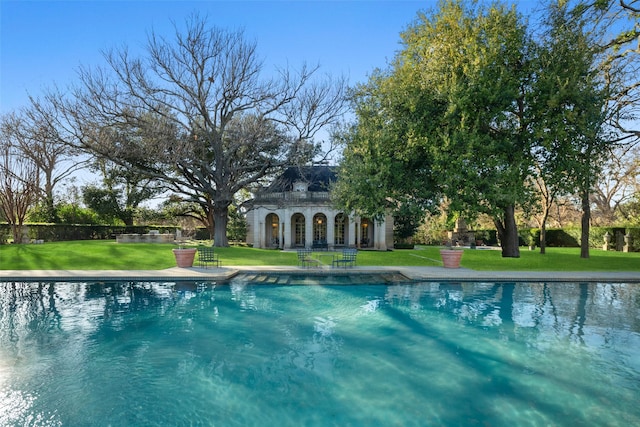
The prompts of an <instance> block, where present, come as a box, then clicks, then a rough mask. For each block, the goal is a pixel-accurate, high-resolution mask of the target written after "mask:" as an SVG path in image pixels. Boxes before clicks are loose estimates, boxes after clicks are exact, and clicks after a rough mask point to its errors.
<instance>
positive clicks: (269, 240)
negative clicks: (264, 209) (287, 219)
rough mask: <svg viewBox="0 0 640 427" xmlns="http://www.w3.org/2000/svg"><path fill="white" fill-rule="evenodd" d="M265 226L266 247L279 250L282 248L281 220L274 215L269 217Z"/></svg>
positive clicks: (271, 214)
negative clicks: (278, 248)
mask: <svg viewBox="0 0 640 427" xmlns="http://www.w3.org/2000/svg"><path fill="white" fill-rule="evenodd" d="M264 224H265V233H266V239H265V247H267V248H277V247H279V246H280V218H279V217H278V215H276V214H274V213H270V214H269V215H267V218H266V219H265V221H264Z"/></svg>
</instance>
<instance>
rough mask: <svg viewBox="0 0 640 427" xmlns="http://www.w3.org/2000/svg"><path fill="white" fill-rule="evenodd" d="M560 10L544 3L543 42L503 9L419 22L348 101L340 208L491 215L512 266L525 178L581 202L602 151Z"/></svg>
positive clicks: (597, 86)
mask: <svg viewBox="0 0 640 427" xmlns="http://www.w3.org/2000/svg"><path fill="white" fill-rule="evenodd" d="M568 10H569V9H568V7H567V6H566V5H564V6H563V5H561V4H557V5H554V4H551V3H550V4H549V5H548V8H546V9H545V14H546V16H547V21H546V22H545V27H544V28H545V32H544V34H543V35H542V36H541V37H539V38H535V37H534V36H533V34H532V31H531V29H530V27H529V26H528V23H527V22H526V20H525V19H524V17H523V16H522V15H520V14H519V13H518V12H517V10H516V9H515V7H508V6H506V5H504V4H500V3H492V4H483V3H479V2H464V1H461V0H445V1H442V2H440V3H439V6H438V8H437V9H435V10H432V11H430V12H421V13H419V14H418V18H417V19H416V21H415V22H414V23H413V24H412V25H410V26H409V27H408V28H407V30H406V31H404V32H403V33H402V34H401V38H402V42H403V49H402V50H401V51H400V52H399V53H398V54H397V56H396V58H395V60H394V61H393V63H392V64H391V66H390V67H389V69H388V70H384V71H380V70H378V71H376V72H375V73H374V74H373V75H372V77H371V78H370V79H369V82H368V83H366V84H363V85H361V86H359V87H358V88H357V90H356V91H355V92H354V96H353V97H352V100H353V103H354V105H355V111H356V121H355V123H354V124H353V126H351V127H350V128H349V129H347V131H346V132H344V133H343V134H341V135H340V137H341V138H342V141H343V142H344V143H345V152H344V163H343V165H342V168H341V172H340V175H339V178H340V179H339V182H338V184H337V186H336V188H337V190H338V191H337V202H338V204H340V205H341V206H345V207H347V208H351V209H360V210H362V211H363V212H364V213H366V214H375V215H380V213H381V210H382V209H385V208H389V207H392V208H394V209H398V208H399V206H403V205H405V204H414V205H422V207H423V208H430V209H433V208H435V207H436V206H438V205H439V204H440V202H441V201H443V200H446V201H447V203H448V208H449V209H450V211H451V213H454V214H459V215H463V216H465V217H467V218H469V219H473V218H474V217H476V216H477V215H478V214H486V215H488V216H489V217H491V218H492V220H493V223H494V224H495V226H496V228H497V231H498V237H499V239H500V243H501V246H502V254H503V256H506V257H518V256H519V249H518V246H519V237H518V232H517V224H516V217H515V213H516V211H517V210H523V211H525V212H528V211H530V210H531V208H532V207H533V205H534V203H535V200H536V198H537V197H538V196H537V195H536V194H535V186H534V185H533V181H532V178H534V177H536V176H540V177H542V176H544V178H545V179H546V183H547V185H550V186H551V185H552V186H555V188H557V190H558V191H563V192H571V191H580V194H584V191H587V195H588V191H589V190H590V189H591V186H592V185H593V182H594V177H595V176H596V174H595V172H596V171H597V168H598V167H600V166H601V161H600V159H601V157H600V154H601V153H602V152H603V151H605V150H604V149H605V147H606V146H607V144H608V143H610V140H609V139H607V138H606V137H604V135H603V132H602V130H603V126H604V122H605V120H604V119H605V117H606V99H607V93H608V92H607V88H606V85H605V83H604V82H603V80H602V78H601V74H600V75H599V74H598V73H599V70H598V67H597V65H598V64H597V61H596V58H597V49H596V46H595V43H594V41H593V39H590V38H589V35H588V34H587V32H586V31H585V30H584V22H583V21H580V20H572V19H570V18H572V17H574V16H575V15H571V16H570V15H569V12H568ZM370 195H372V196H373V202H372V201H367V200H364V199H365V198H367V197H369V196H370ZM385 197H386V198H385ZM587 199H588V198H587ZM587 217H588V215H587ZM587 233H588V226H587ZM587 241H588V239H587Z"/></svg>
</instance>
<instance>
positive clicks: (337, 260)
mask: <svg viewBox="0 0 640 427" xmlns="http://www.w3.org/2000/svg"><path fill="white" fill-rule="evenodd" d="M357 255H358V250H357V249H353V248H349V249H343V250H342V256H340V255H337V256H336V255H334V257H333V262H332V263H331V265H332V266H333V267H340V266H342V267H344V268H347V267H353V266H355V265H356V256H357Z"/></svg>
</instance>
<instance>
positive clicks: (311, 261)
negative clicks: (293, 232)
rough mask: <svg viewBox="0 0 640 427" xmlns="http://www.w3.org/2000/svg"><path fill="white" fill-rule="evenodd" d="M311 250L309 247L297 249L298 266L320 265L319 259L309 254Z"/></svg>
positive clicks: (311, 252)
mask: <svg viewBox="0 0 640 427" xmlns="http://www.w3.org/2000/svg"><path fill="white" fill-rule="evenodd" d="M311 254H313V251H312V250H311V249H306V248H305V249H298V266H299V267H311V266H316V267H319V266H320V261H319V260H317V259H315V258H313V257H312V256H311Z"/></svg>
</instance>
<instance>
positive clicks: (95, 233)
mask: <svg viewBox="0 0 640 427" xmlns="http://www.w3.org/2000/svg"><path fill="white" fill-rule="evenodd" d="M25 227H27V228H28V235H29V238H30V239H35V240H44V241H45V242H59V241H67V240H106V239H115V236H116V235H117V234H147V233H149V230H159V231H160V233H162V234H165V233H175V231H176V228H177V227H167V226H155V225H140V226H130V227H127V226H118V225H85V224H25ZM10 236H11V227H10V226H9V224H6V223H0V243H6V241H7V240H8V239H9V237H10Z"/></svg>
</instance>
